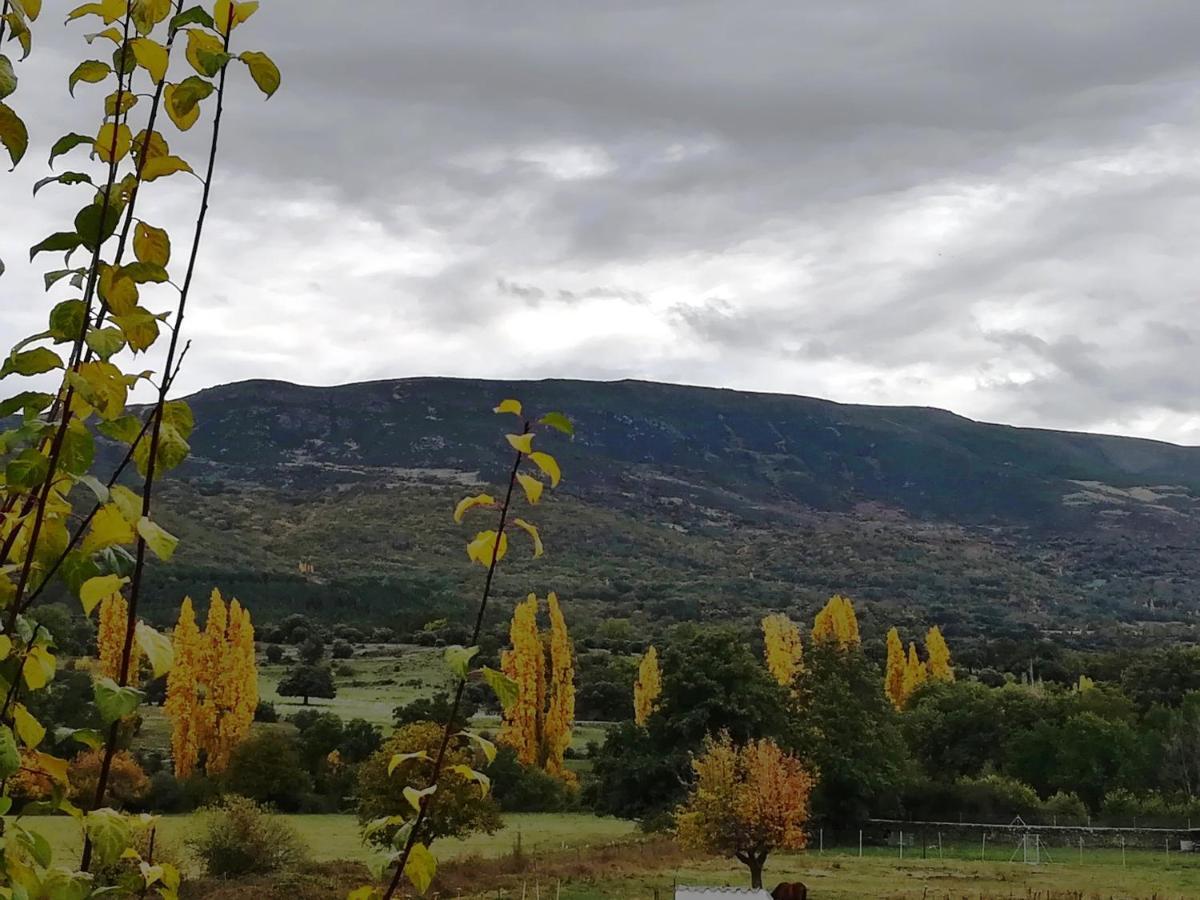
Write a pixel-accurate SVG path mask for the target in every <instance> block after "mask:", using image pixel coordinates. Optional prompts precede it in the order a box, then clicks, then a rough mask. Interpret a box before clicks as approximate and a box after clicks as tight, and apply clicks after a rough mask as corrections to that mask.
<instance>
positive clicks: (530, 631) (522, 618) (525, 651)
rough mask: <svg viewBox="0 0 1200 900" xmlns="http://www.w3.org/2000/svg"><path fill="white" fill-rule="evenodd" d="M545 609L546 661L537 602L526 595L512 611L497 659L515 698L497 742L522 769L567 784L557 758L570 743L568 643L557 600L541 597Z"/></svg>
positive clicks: (572, 706)
mask: <svg viewBox="0 0 1200 900" xmlns="http://www.w3.org/2000/svg"><path fill="white" fill-rule="evenodd" d="M547 606H548V607H549V609H550V633H549V638H548V643H549V661H547V648H546V644H545V643H544V642H543V639H542V634H541V633H540V632H539V630H538V624H537V613H538V599H537V597H536V596H535V595H534V594H530V595H529V597H528V598H526V599H525V600H524V601H522V602H521V603H518V604H517V607H516V609H515V610H514V611H513V618H512V624H511V625H510V626H509V638H510V640H511V641H512V649H510V650H505V651H503V652H502V653H501V654H500V668H501V671H503V673H504V674H505V675H507V676H508V677H509V678H511V679H512V680H513V681H514V682H515V683H516V685H517V699H516V701H515V702H514V703H513V704H512V705H511V706H510V707H509V709H508V710H507V712H506V713H505V715H504V722H503V724H502V725H501V728H500V740H501V741H503V742H504V743H506V744H508V745H509V746H510V747H512V748H513V749H514V750H515V751H516V753H517V759H518V760H520V761H521V762H522V763H524V764H525V765H529V766H540V767H541V768H543V769H545V770H546V771H547V772H549V773H550V774H551V775H556V776H558V777H560V778H564V779H568V780H569V779H571V778H572V777H573V776H572V775H571V774H570V773H568V772H567V771H566V769H565V768H564V766H563V756H564V754H565V752H566V749H567V747H568V746H569V745H570V743H571V725H572V723H573V722H574V719H575V667H574V662H573V659H572V652H571V639H570V636H569V635H568V634H567V625H566V621H565V620H564V619H563V616H562V610H561V608H560V607H559V604H558V597H557V596H556V595H554V594H550V596H549V597H548V598H547Z"/></svg>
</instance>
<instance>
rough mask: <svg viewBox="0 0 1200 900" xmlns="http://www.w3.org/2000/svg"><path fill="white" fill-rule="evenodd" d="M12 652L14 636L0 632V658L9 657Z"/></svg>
mask: <svg viewBox="0 0 1200 900" xmlns="http://www.w3.org/2000/svg"><path fill="white" fill-rule="evenodd" d="M10 653H12V638H10V637H9V636H8V635H7V634H0V659H8V654H10Z"/></svg>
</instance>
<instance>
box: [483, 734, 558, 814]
mask: <svg viewBox="0 0 1200 900" xmlns="http://www.w3.org/2000/svg"><path fill="white" fill-rule="evenodd" d="M487 773H488V777H489V778H491V779H492V793H493V794H494V795H495V797H496V800H497V802H499V804H500V808H501V809H502V810H504V812H564V811H565V810H568V809H572V808H573V807H574V806H576V804H577V802H578V796H579V794H578V791H577V790H575V789H573V788H572V787H570V786H569V785H567V783H566V782H564V781H563V780H562V779H559V778H555V777H554V776H553V775H550V774H548V773H547V772H544V771H543V770H541V769H539V768H537V767H536V766H526V765H522V764H521V762H520V761H518V760H517V755H516V753H515V752H513V749H512V748H511V747H500V748H499V752H498V753H497V754H496V758H495V760H493V761H492V764H491V765H490V766H488V769H487Z"/></svg>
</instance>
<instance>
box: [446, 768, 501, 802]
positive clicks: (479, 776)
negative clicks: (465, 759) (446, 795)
mask: <svg viewBox="0 0 1200 900" xmlns="http://www.w3.org/2000/svg"><path fill="white" fill-rule="evenodd" d="M450 771H451V772H454V773H455V774H456V775H459V776H460V777H462V778H463V779H464V780H465V781H474V782H475V783H476V784H478V785H479V790H480V793H481V795H482V796H484V797H486V796H487V795H488V791H490V790H491V789H492V779H490V778H488V777H487V776H486V775H484V774H483V773H482V772H478V771H476V770H475V769H472V768H471V767H470V766H467V765H463V764H462V763H458V764H456V765H453V766H451V767H450Z"/></svg>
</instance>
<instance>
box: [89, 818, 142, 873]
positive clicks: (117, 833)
mask: <svg viewBox="0 0 1200 900" xmlns="http://www.w3.org/2000/svg"><path fill="white" fill-rule="evenodd" d="M83 827H84V829H85V830H86V831H87V836H88V837H89V838H91V840H92V847H93V849H94V850H95V852H96V861H97V862H98V863H99V864H100V865H101V866H111V865H112V864H113V863H115V862H116V861H117V860H118V859H120V858H121V854H122V853H123V852H124V851H125V848H126V847H128V846H129V845H130V843H131V841H132V835H131V833H130V830H129V821H128V820H127V819H126V818H125V817H124V816H122V815H121V814H120V813H119V812H117V811H116V810H115V809H94V810H92V811H91V812H90V813H88V814H87V816H86V817H85V818H84V820H83Z"/></svg>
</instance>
